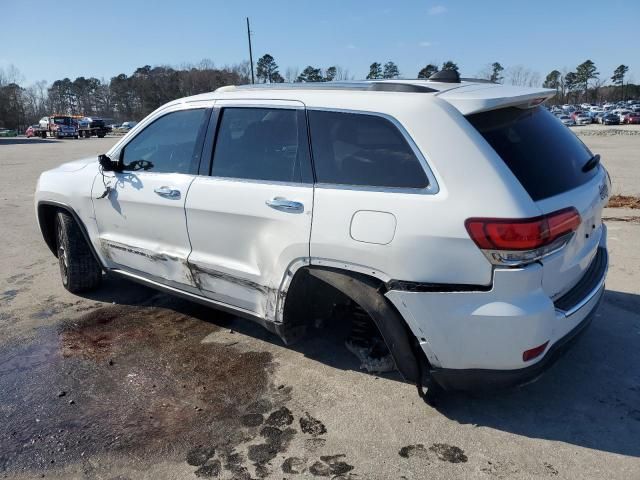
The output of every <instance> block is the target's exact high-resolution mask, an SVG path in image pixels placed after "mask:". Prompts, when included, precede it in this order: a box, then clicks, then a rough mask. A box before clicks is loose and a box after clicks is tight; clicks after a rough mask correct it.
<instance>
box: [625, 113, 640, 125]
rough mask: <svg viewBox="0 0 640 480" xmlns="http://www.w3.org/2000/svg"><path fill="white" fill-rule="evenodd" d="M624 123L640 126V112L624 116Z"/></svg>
mask: <svg viewBox="0 0 640 480" xmlns="http://www.w3.org/2000/svg"><path fill="white" fill-rule="evenodd" d="M624 123H626V124H628V125H630V124H638V123H640V112H629V113H627V114H626V115H625V116H624Z"/></svg>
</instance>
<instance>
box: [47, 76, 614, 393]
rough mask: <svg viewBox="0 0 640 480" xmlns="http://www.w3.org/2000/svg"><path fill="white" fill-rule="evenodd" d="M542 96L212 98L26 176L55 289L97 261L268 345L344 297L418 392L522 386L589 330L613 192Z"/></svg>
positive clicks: (283, 94)
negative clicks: (235, 318) (101, 149)
mask: <svg viewBox="0 0 640 480" xmlns="http://www.w3.org/2000/svg"><path fill="white" fill-rule="evenodd" d="M553 93H554V91H553V90H546V89H531V88H519V87H510V86H503V85H498V84H493V83H485V82H480V81H464V80H463V81H460V80H459V79H458V78H456V77H455V76H453V78H452V77H450V76H447V75H445V76H444V77H441V78H439V79H438V78H435V79H430V80H422V81H421V80H416V81H414V80H412V81H388V82H386V81H371V82H353V83H338V82H336V83H325V84H293V85H279V86H271V87H270V86H266V87H264V88H255V87H250V86H249V87H224V88H221V89H218V90H217V91H216V92H214V93H210V94H203V95H198V96H195V97H190V98H185V99H181V100H176V101H174V102H171V103H169V104H167V105H165V106H163V107H161V108H159V109H158V110H156V111H155V112H153V113H152V114H151V115H149V116H148V117H147V118H146V119H144V120H143V121H142V122H140V123H139V124H138V125H136V127H135V128H133V130H132V131H131V132H129V134H128V135H126V136H125V137H124V138H122V139H121V140H120V141H119V142H118V143H117V144H116V145H115V146H114V147H113V148H112V149H111V150H110V151H109V152H107V154H106V155H102V156H100V157H99V159H96V158H88V159H85V160H80V161H75V162H71V163H67V164H64V165H61V166H60V167H58V168H56V169H53V170H50V171H47V172H45V173H43V174H42V176H41V177H40V180H39V182H38V186H37V191H36V195H35V203H36V210H37V216H38V221H39V225H40V228H41V231H42V234H43V236H44V239H45V241H46V243H47V245H48V246H49V248H50V249H51V251H52V252H53V253H54V254H55V255H56V256H57V257H58V258H59V261H60V269H61V273H62V280H63V283H64V285H65V287H66V288H67V289H68V290H70V291H71V292H79V291H81V290H86V289H91V288H94V287H97V286H98V284H99V283H100V279H101V276H102V273H103V271H105V272H108V273H110V274H116V275H120V276H122V277H126V278H128V279H132V280H135V281H139V282H142V283H145V284H147V285H150V286H152V287H155V288H158V289H161V290H164V291H167V292H170V293H173V294H177V295H181V296H184V297H186V298H188V299H192V300H194V301H199V302H204V303H206V304H209V305H212V306H214V307H217V308H221V309H225V310H228V311H231V312H235V313H236V314H238V315H241V316H244V317H247V318H250V319H253V320H255V321H257V322H259V323H261V324H262V325H264V326H265V327H267V328H268V329H269V330H271V331H273V332H275V333H277V334H278V335H280V337H281V338H282V339H283V340H284V342H285V343H290V342H293V341H295V340H297V339H299V338H300V337H301V336H302V335H303V334H304V333H305V331H308V330H311V328H312V327H313V326H314V324H315V321H316V319H317V318H318V317H320V316H323V315H330V314H331V310H332V309H335V306H336V305H339V304H345V303H351V304H353V305H355V306H356V307H357V308H359V309H360V313H362V312H366V314H368V317H369V320H370V321H372V322H373V323H374V324H375V326H376V327H377V331H378V332H379V334H381V336H382V338H383V339H384V343H386V346H387V347H388V349H389V351H390V353H391V355H392V357H393V360H394V362H395V365H396V367H397V368H398V370H399V371H400V372H401V373H402V374H403V375H404V377H405V378H406V379H408V380H409V381H411V382H415V383H416V384H417V385H418V386H419V387H422V386H427V387H432V388H433V389H434V390H435V389H436V388H440V387H444V388H445V389H468V388H482V387H488V388H493V387H497V386H508V385H515V384H521V383H524V382H527V381H530V380H531V379H533V378H536V377H537V376H538V375H539V374H540V373H541V372H542V371H543V369H544V368H545V367H547V366H549V365H550V364H551V363H552V361H553V360H554V359H555V358H556V357H557V354H558V353H559V352H561V351H562V350H563V349H564V347H565V346H566V345H567V344H568V343H569V340H571V339H572V338H574V337H575V336H576V334H577V333H579V332H580V331H582V330H583V329H584V327H585V326H586V325H587V324H588V323H589V321H590V319H591V317H592V314H593V312H594V310H595V309H596V308H597V306H598V304H599V302H600V300H601V298H602V295H603V291H604V279H605V275H606V270H607V251H606V227H605V226H604V225H603V224H602V221H601V211H602V208H603V206H604V205H605V203H606V201H607V197H608V192H609V189H610V181H609V179H608V175H607V173H606V171H605V169H604V168H603V167H602V166H601V165H599V158H600V157H599V156H598V155H593V154H592V153H591V152H590V151H589V149H588V148H587V147H586V146H585V145H584V144H583V143H582V142H581V141H580V140H579V139H578V138H577V137H576V136H575V135H574V134H573V133H572V132H570V131H569V130H568V129H567V128H565V127H563V126H562V125H561V124H560V122H558V121H557V120H556V119H555V118H554V117H553V115H551V114H550V113H549V112H547V111H546V110H545V109H544V108H542V107H539V105H540V104H541V103H542V102H543V101H544V100H545V99H547V98H549V97H550V96H552V95H553ZM343 318H344V321H350V320H349V316H346V317H343ZM373 323H372V325H373ZM420 391H422V388H420Z"/></svg>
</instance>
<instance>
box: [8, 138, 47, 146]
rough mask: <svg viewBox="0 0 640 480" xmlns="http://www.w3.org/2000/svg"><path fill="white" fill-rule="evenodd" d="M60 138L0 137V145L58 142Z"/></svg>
mask: <svg viewBox="0 0 640 480" xmlns="http://www.w3.org/2000/svg"><path fill="white" fill-rule="evenodd" d="M59 142H60V140H56V139H55V138H47V139H44V138H37V137H33V138H25V137H22V138H21V137H0V146H2V145H24V144H26V143H59Z"/></svg>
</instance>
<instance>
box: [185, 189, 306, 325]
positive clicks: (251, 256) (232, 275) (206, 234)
mask: <svg viewBox="0 0 640 480" xmlns="http://www.w3.org/2000/svg"><path fill="white" fill-rule="evenodd" d="M278 196H286V197H287V198H290V199H292V200H294V201H296V202H299V203H302V204H303V205H304V210H303V211H301V212H298V213H289V212H283V211H279V210H275V209H273V208H270V207H269V206H268V205H267V204H266V201H267V200H268V199H270V198H275V197H278ZM312 206H313V187H312V186H310V185H309V186H303V185H299V186H298V185H281V184H275V183H274V184H264V183H259V182H250V181H242V180H230V179H221V178H212V177H197V178H196V180H195V181H194V182H193V184H192V186H191V189H190V190H189V197H188V199H187V204H186V211H187V225H188V229H189V237H190V239H191V245H192V248H193V250H192V252H191V255H190V256H189V265H190V267H191V273H192V277H193V278H194V280H195V282H196V284H197V285H198V287H199V288H201V290H202V292H203V294H204V295H205V296H207V297H209V298H212V299H214V300H217V301H220V302H224V303H227V304H231V305H235V306H237V307H240V308H244V309H246V310H250V311H252V312H255V313H256V314H257V315H258V316H260V317H262V318H266V319H269V320H275V317H276V307H277V299H278V289H279V287H280V284H281V282H282V279H283V278H284V277H285V275H286V271H287V268H288V267H289V265H290V264H291V263H293V262H294V261H296V260H299V259H307V258H308V257H309V236H310V232H311V215H312Z"/></svg>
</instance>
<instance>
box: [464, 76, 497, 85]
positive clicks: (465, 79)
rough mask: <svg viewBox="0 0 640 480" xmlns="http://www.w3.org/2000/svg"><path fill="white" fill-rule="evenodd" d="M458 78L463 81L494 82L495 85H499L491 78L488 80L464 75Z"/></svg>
mask: <svg viewBox="0 0 640 480" xmlns="http://www.w3.org/2000/svg"><path fill="white" fill-rule="evenodd" d="M460 80H462V81H463V82H473V83H495V84H496V85H499V83H498V82H494V81H493V80H489V79H488V78H470V77H465V78H461V79H460Z"/></svg>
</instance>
